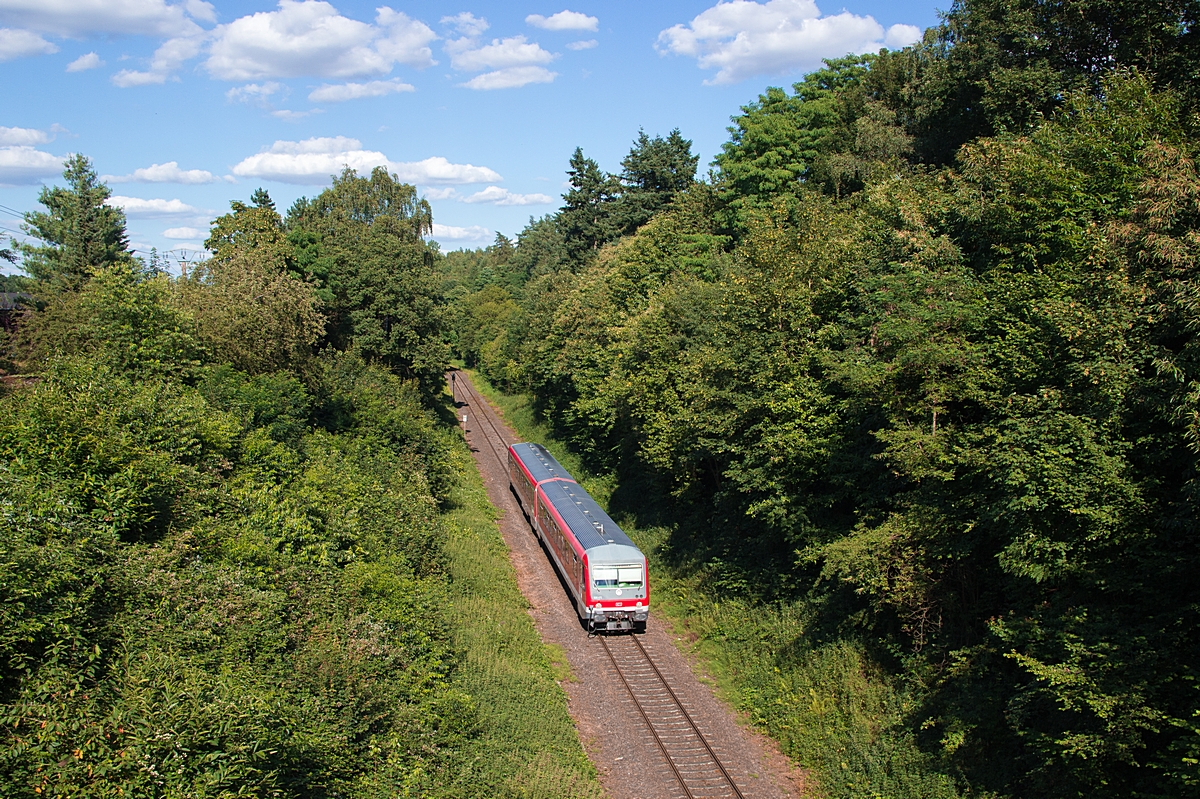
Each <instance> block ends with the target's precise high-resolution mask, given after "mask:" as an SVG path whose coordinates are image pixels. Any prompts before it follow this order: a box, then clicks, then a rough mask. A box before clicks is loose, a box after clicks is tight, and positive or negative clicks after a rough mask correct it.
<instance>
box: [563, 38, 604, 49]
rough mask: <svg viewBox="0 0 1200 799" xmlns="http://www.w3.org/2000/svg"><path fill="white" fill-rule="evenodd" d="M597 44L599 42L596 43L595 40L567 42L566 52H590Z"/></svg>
mask: <svg viewBox="0 0 1200 799" xmlns="http://www.w3.org/2000/svg"><path fill="white" fill-rule="evenodd" d="M599 44H600V42H598V41H596V40H595V39H585V40H582V41H578V42H568V43H567V49H568V50H591V49H592V48H593V47H596V46H598V45H599Z"/></svg>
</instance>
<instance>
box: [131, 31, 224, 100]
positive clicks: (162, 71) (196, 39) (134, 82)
mask: <svg viewBox="0 0 1200 799" xmlns="http://www.w3.org/2000/svg"><path fill="white" fill-rule="evenodd" d="M207 39H208V34H207V33H205V32H204V31H203V30H201V29H200V28H199V27H196V28H195V30H194V31H193V32H192V33H191V34H189V35H187V36H179V37H176V38H174V39H168V40H167V41H165V42H163V43H162V44H161V45H159V48H158V49H157V50H155V51H154V56H153V58H151V59H150V69H149V70H147V71H145V72H139V71H137V70H132V69H123V70H121V71H120V72H118V73H117V74H116V75H113V76H112V82H113V83H114V84H116V85H117V86H120V87H121V88H123V89H124V88H128V87H130V86H147V85H150V84H156V83H165V82H166V81H167V78H169V77H171V73H173V72H174V71H175V70H177V69H179V68H180V67H181V66H183V64H184V62H186V61H189V60H190V59H193V58H195V57H196V56H198V55H200V51H201V50H202V49H203V48H204V44H205V42H206V41H207Z"/></svg>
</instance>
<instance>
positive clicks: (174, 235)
mask: <svg viewBox="0 0 1200 799" xmlns="http://www.w3.org/2000/svg"><path fill="white" fill-rule="evenodd" d="M207 236H208V233H207V232H206V231H203V230H200V228H194V227H169V228H167V229H166V230H164V231H163V238H164V239H203V238H207Z"/></svg>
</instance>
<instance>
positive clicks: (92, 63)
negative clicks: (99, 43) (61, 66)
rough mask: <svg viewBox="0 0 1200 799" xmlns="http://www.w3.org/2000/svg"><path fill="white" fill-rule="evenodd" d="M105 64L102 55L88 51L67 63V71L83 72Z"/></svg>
mask: <svg viewBox="0 0 1200 799" xmlns="http://www.w3.org/2000/svg"><path fill="white" fill-rule="evenodd" d="M102 66H104V62H103V61H101V60H100V56H98V55H96V54H95V53H86V54H85V55H81V56H79V58H76V59H75V60H74V61H72V62H71V63H70V64H67V72H83V71H84V70H88V69H95V68H96V67H102Z"/></svg>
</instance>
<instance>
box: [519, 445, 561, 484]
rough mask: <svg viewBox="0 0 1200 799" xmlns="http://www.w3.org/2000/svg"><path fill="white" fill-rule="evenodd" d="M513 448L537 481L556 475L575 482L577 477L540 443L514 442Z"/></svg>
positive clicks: (550, 478)
mask: <svg viewBox="0 0 1200 799" xmlns="http://www.w3.org/2000/svg"><path fill="white" fill-rule="evenodd" d="M512 448H513V450H514V451H515V452H516V453H517V455H518V456H519V457H520V458H521V462H522V463H524V464H525V468H526V469H528V470H529V473H530V474H531V475H533V481H534V482H535V483H540V482H542V481H543V480H553V479H554V478H556V477H557V478H562V479H564V480H570V481H572V482H574V480H575V478H574V477H572V476H571V475H570V473H569V472H567V470H566V469H564V468H563V466H562V464H561V463H559V462H558V461H556V460H555V459H554V456H553V455H551V454H550V453H549V452H547V451H546V448H545V447H543V446H541V445H540V444H513V445H512Z"/></svg>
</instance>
